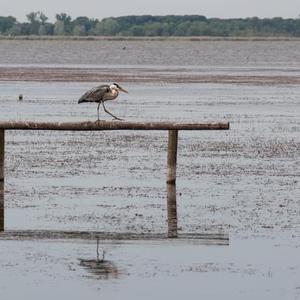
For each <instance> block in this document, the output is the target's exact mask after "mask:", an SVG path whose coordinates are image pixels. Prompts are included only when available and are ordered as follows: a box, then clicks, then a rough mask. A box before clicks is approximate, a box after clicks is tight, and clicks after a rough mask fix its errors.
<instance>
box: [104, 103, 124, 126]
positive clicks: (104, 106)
mask: <svg viewBox="0 0 300 300" xmlns="http://www.w3.org/2000/svg"><path fill="white" fill-rule="evenodd" d="M102 105H103V109H104V111H105V112H106V113H108V114H109V115H111V116H112V117H113V118H115V119H116V120H120V121H121V120H122V119H120V118H118V117H116V116H115V115H113V114H112V113H111V112H109V111H108V110H107V109H106V107H105V105H104V101H102Z"/></svg>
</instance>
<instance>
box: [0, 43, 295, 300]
mask: <svg viewBox="0 0 300 300" xmlns="http://www.w3.org/2000/svg"><path fill="white" fill-rule="evenodd" d="M103 43H104V42H103V41H96V42H78V41H77V42H74V41H67V42H61V41H60V42H58V41H51V42H50V41H47V42H45V41H43V42H41V41H30V42H29V41H28V42H27V41H26V42H25V41H22V42H21V41H2V40H1V41H0V53H1V55H0V65H1V66H0V68H2V69H3V70H4V72H3V73H2V75H0V76H2V77H1V81H0V103H1V109H0V120H1V121H4V120H35V121H87V120H89V121H90V120H96V116H97V115H96V106H95V105H93V104H87V105H84V104H82V105H78V104H77V99H78V98H79V97H80V96H81V94H82V93H83V92H84V91H85V90H86V89H88V88H90V87H92V86H94V85H95V84H97V83H98V80H97V76H98V74H100V73H101V72H102V71H103V74H104V75H103V77H101V78H102V79H104V78H105V76H106V75H105V74H107V73H105V72H107V68H108V66H107V61H110V62H111V61H112V60H113V59H114V60H113V61H114V65H113V70H112V71H109V77H108V78H109V79H108V80H109V81H114V78H122V79H123V80H122V85H123V86H124V87H125V88H126V89H128V90H129V94H128V95H127V94H126V95H125V94H122V95H120V97H119V98H118V100H117V101H116V102H113V103H108V104H107V108H108V109H109V110H110V111H111V112H113V113H114V114H116V115H117V116H119V117H122V118H125V119H126V120H128V121H163V120H164V121H176V122H177V121H185V122H210V121H213V122H219V121H229V122H230V130H229V131H209V132H208V131H202V132H201V131H199V132H179V148H178V172H177V173H178V177H177V197H178V198H177V202H178V226H179V233H180V234H181V235H184V234H188V233H189V234H190V233H225V234H229V236H230V242H229V246H216V245H214V246H213V245H209V246H207V245H201V244H199V243H197V242H195V241H194V242H193V241H178V242H176V241H174V242H170V241H166V242H164V241H146V242H133V241H128V242H124V243H121V244H118V243H117V244H116V242H109V241H107V242H106V243H105V245H103V247H104V248H106V250H107V259H108V260H109V261H110V262H111V263H113V265H114V266H115V267H116V268H117V269H120V274H118V276H115V277H114V276H112V277H109V278H108V280H107V281H104V282H103V281H99V280H98V279H99V278H95V276H94V275H95V274H93V272H92V273H91V272H89V270H88V269H87V268H86V266H82V265H81V266H80V265H79V264H80V259H81V260H90V259H93V258H95V244H94V243H95V241H91V240H89V241H57V240H55V241H54V240H44V241H34V240H28V239H27V240H26V241H15V240H8V241H7V240H1V239H0V249H1V252H2V253H4V254H3V256H2V258H1V259H0V265H1V271H0V278H1V280H0V282H1V283H0V295H3V297H6V298H9V299H14V298H11V297H10V296H11V295H13V297H15V299H17V296H18V295H17V292H16V293H15V292H14V291H12V285H13V284H14V285H15V283H19V284H21V286H22V288H21V289H20V290H23V291H26V293H28V295H30V296H32V297H33V299H34V297H36V299H37V298H38V297H39V295H40V293H41V292H42V289H43V291H44V289H46V290H47V289H48V290H49V291H51V292H50V293H49V295H51V296H53V295H54V292H52V291H53V289H52V287H53V286H55V285H56V284H58V283H59V282H61V281H62V280H65V283H66V285H65V286H64V287H63V286H61V292H62V293H64V295H65V296H66V297H67V296H68V297H69V296H70V295H69V294H68V290H70V288H71V289H72V290H73V291H74V297H75V298H74V299H76V296H77V295H80V297H81V296H82V295H89V296H90V298H91V299H93V298H95V297H96V296H97V297H99V295H102V296H105V298H107V299H115V298H119V297H120V296H121V295H122V296H123V297H125V298H132V299H140V298H142V295H144V294H149V295H150V291H151V292H152V294H151V297H152V295H153V293H155V294H154V296H153V297H152V298H158V299H160V298H164V299H165V298H169V296H172V297H173V298H174V299H181V298H182V297H183V295H184V296H186V295H189V298H191V299H196V298H197V299H198V298H199V295H200V296H203V297H205V296H206V297H209V298H210V299H220V297H225V298H228V299H229V298H230V299H257V298H258V299H260V298H263V299H299V298H300V296H299V295H300V292H299V286H300V283H299V280H298V278H300V266H299V264H298V262H297V255H296V252H297V251H298V248H299V243H300V239H299V233H300V227H299V224H300V182H299V176H300V171H299V170H300V134H299V133H300V100H299V99H300V87H299V85H298V84H294V83H295V82H298V81H299V74H300V71H299V70H300V59H299V53H300V51H298V50H299V45H300V44H299V42H284V43H282V42H258V43H256V42H255V43H253V42H252V43H249V42H204V43H193V42H185V43H186V44H182V42H180V43H178V44H177V43H171V44H170V43H169V42H168V43H162V42H153V43H152V42H151V43H149V42H147V43H145V42H130V43H129V44H128V45H127V44H126V50H125V52H126V51H128V53H127V52H126V53H127V54H126V55H125V54H124V53H125V52H124V50H122V45H123V43H124V42H116V41H114V42H109V43H106V44H103ZM74 45H76V47H74ZM22 47H25V48H26V49H28V53H27V52H26V53H24V50H22ZM133 49H135V50H134V51H133ZM8 50H9V51H8ZM47 51H48V52H47ZM56 51H57V52H56ZM130 51H132V52H130ZM170 51H171V52H170ZM197 51H198V52H197ZM58 52H59V53H60V55H57V53H58ZM22 53H23V54H24V56H22V55H21V54H22ZM170 53H172V55H170ZM182 53H185V54H186V55H182ZM195 53H198V56H197V60H196V62H195V60H194V57H195ZM230 53H231V54H230ZM250 54H251V56H249V55H250ZM247 55H248V56H247ZM69 56H70V57H69ZM251 57H252V59H251ZM46 66H47V67H48V70H47V71H46V70H45V67H46ZM58 67H59V68H61V69H60V70H59V68H58ZM76 68H77V69H79V70H80V71H79V72H78V73H76V72H77V71H76V70H75V69H76ZM36 69H38V72H36V71H35V70H36ZM95 69H96V70H95ZM43 70H44V71H45V72H44V75H43V74H42V73H43ZM52 70H53V72H52ZM74 70H75V71H74ZM69 71H70V72H69ZM22 72H24V73H22ZM119 72H120V73H122V74H123V75H122V76H123V77H120V74H119ZM68 73H70V77H68ZM85 73H88V74H89V75H88V76H87V77H82V78H81V76H82V75H83V74H85ZM22 74H23V75H22ZM41 74H42V75H41ZM51 74H52V75H53V76H52V75H51ZM124 74H125V75H124ZM126 74H127V75H126ZM183 74H186V76H183ZM75 75H76V76H75ZM95 75H96V76H95ZM146 75H147V76H148V77H147V76H146ZM215 75H217V76H220V77H218V78H219V79H218V80H215V77H214V78H212V77H210V76H215ZM227 75H230V76H231V77H230V78H229V79H230V80H229V79H228V78H227V77H226V76H227ZM22 76H24V78H23V77H22ZM51 76H52V77H51ZM72 76H74V77H72ZM118 76H119V77H118ZM169 76H173V78H174V80H169V79H168V78H169ZM243 76H244V77H243ZM274 76H277V77H276V78H275V77H274ZM278 76H279V77H278ZM22 78H23V79H24V80H26V82H25V81H22ZM30 78H31V80H30ZM76 78H80V80H78V81H76V80H75V81H74V79H76ZM149 78H152V79H151V80H150V79H149ZM241 78H242V79H241ZM245 78H246V79H247V80H245ZM81 79H82V80H81ZM102 79H101V80H102ZM126 79H127V81H126ZM205 79H206V80H207V81H205ZM221 79H222V80H221ZM20 80H21V81H20ZM47 80H49V81H51V82H48V81H47ZM243 80H244V81H243ZM196 82H198V83H196ZM242 82H243V83H242ZM241 83H242V84H241ZM19 94H23V96H24V100H23V101H18V100H17V98H18V95H19ZM101 118H103V119H105V120H110V117H109V116H108V115H105V114H104V112H103V111H101ZM166 149H167V133H166V132H143V131H141V132H137V131H136V132H135V131H125V132H124V131H123V132H121V131H120V132H118V131H113V132H47V131H41V132H37V131H35V132H30V131H22V132H21V131H10V132H7V133H6V157H5V173H6V177H5V212H6V214H5V227H6V230H16V231H17V230H42V229H47V230H50V231H51V230H53V231H101V232H108V233H116V232H117V233H121V234H124V235H126V233H128V232H129V233H137V234H142V233H144V234H161V233H165V232H166V231H167V222H166V214H167V211H166V186H165V177H166ZM37 272H42V274H43V275H42V276H40V275H36V274H37ZM117 273H118V272H117ZM16 274H17V276H16ZM24 274H30V276H29V277H28V276H27V277H26V278H25V276H24ZM39 274H40V273H39ZM115 275H116V274H115ZM96 277H97V276H96ZM13 278H14V280H15V281H13ZM288 278H289V279H290V280H287V279H288ZM237 281H238V284H236V282H237ZM137 282H138V284H137ZM216 283H217V288H216ZM177 286H178V289H177V288H175V287H177ZM237 286H238V287H237ZM39 287H41V288H40V289H39ZM179 287H180V290H179ZM200 288H201V289H200ZM158 291H161V292H160V294H158ZM1 292H2V294H1ZM35 292H36V293H35ZM224 295H225V296H224ZM80 297H79V296H78V298H80ZM1 298H2V297H1Z"/></svg>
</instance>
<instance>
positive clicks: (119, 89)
mask: <svg viewBox="0 0 300 300" xmlns="http://www.w3.org/2000/svg"><path fill="white" fill-rule="evenodd" d="M110 89H112V90H117V91H122V92H124V93H128V91H126V90H125V89H123V88H122V87H121V86H120V85H119V84H117V83H115V82H114V83H113V84H111V85H110Z"/></svg>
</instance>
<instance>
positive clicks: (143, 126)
mask: <svg viewBox="0 0 300 300" xmlns="http://www.w3.org/2000/svg"><path fill="white" fill-rule="evenodd" d="M1 129H5V130H71V131H95V130H228V129H229V123H228V122H225V123H176V122H127V121H99V122H97V121H95V122H62V123H59V122H25V121H18V122H0V130H1Z"/></svg>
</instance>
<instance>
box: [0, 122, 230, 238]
mask: <svg viewBox="0 0 300 300" xmlns="http://www.w3.org/2000/svg"><path fill="white" fill-rule="evenodd" d="M228 129H229V123H174V122H124V121H98V122H64V123H56V122H0V231H4V207H5V206H4V177H5V176H4V175H5V174H4V156H5V131H6V130H65V131H101V130H168V131H169V136H168V154H167V207H168V209H167V211H168V216H167V217H168V237H177V204H176V161H177V144H178V131H179V130H228Z"/></svg>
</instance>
